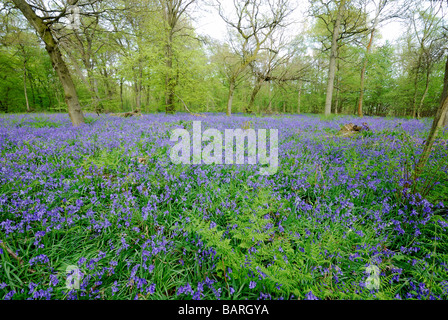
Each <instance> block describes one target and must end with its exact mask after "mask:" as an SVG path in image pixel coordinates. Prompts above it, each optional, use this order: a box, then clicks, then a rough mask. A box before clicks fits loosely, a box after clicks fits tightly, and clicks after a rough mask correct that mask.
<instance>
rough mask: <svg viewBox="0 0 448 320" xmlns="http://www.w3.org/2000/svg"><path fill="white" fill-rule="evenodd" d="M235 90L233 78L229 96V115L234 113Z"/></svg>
mask: <svg viewBox="0 0 448 320" xmlns="http://www.w3.org/2000/svg"><path fill="white" fill-rule="evenodd" d="M234 92H235V81H234V80H233V79H231V80H230V84H229V98H228V99H227V116H229V117H230V116H231V115H232V103H233V94H234Z"/></svg>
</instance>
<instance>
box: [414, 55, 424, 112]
mask: <svg viewBox="0 0 448 320" xmlns="http://www.w3.org/2000/svg"><path fill="white" fill-rule="evenodd" d="M421 60H422V56H421V53H419V57H418V61H417V70H416V71H415V79H414V97H413V98H412V117H413V118H416V117H417V94H418V75H419V73H420V67H421Z"/></svg>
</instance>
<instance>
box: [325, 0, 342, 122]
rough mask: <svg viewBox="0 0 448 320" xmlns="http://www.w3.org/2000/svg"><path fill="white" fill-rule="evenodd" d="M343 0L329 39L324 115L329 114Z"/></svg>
mask: <svg viewBox="0 0 448 320" xmlns="http://www.w3.org/2000/svg"><path fill="white" fill-rule="evenodd" d="M344 5H345V0H341V2H340V4H339V8H338V13H337V15H336V21H335V25H334V29H333V37H332V40H331V52H330V65H329V67H328V84H327V95H326V100H325V115H326V116H328V115H330V114H331V101H332V99H333V89H334V77H335V74H336V58H337V50H338V37H339V29H340V26H341V20H342V14H343V11H344Z"/></svg>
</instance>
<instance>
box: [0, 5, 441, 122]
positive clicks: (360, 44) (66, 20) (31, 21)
mask: <svg viewBox="0 0 448 320" xmlns="http://www.w3.org/2000/svg"><path fill="white" fill-rule="evenodd" d="M0 8H1V10H0V19H1V23H0V44H1V46H0V78H1V79H0V111H1V112H4V113H15V112H67V107H68V109H69V113H70V108H72V109H73V108H74V109H81V110H82V111H83V112H84V113H85V112H97V113H101V112H126V111H131V110H136V109H139V110H141V111H142V112H167V113H174V112H192V113H195V112H226V113H227V114H228V115H230V114H232V113H238V112H245V113H255V114H262V113H268V114H272V113H274V114H275V113H292V114H298V113H325V114H327V115H328V114H353V115H359V116H362V115H368V116H406V117H415V118H420V117H432V116H434V115H435V113H436V110H437V108H438V107H439V104H440V97H441V94H442V90H443V82H444V81H443V80H444V72H445V67H446V60H447V59H446V32H447V22H448V20H447V18H446V11H447V4H446V3H445V2H442V1H403V0H400V1H398V0H395V1H394V0H338V1H337V0H309V1H305V0H302V1H296V2H295V1H290V0H246V1H237V0H234V1H231V0H228V1H226V0H219V1H218V0H213V1H204V0H138V1H128V0H119V1H97V0H82V1H76V0H71V1H68V2H67V1H34V0H33V1H19V0H14V1H5V0H2V1H0ZM303 8H306V10H301V11H302V12H305V15H304V16H303V15H299V14H298V12H299V11H300V9H303ZM202 11H204V14H205V12H206V11H208V14H210V13H212V14H215V15H216V19H222V20H223V21H225V23H226V25H227V30H228V34H227V39H226V40H225V41H221V40H217V39H213V38H211V37H208V36H204V35H200V34H198V33H197V32H196V30H195V28H194V25H195V24H194V21H193V19H194V15H193V13H195V15H196V16H197V15H201V12H202ZM390 21H402V22H403V26H404V27H403V30H401V36H400V37H399V38H398V39H397V41H395V42H393V43H390V42H388V41H382V40H381V38H382V35H381V32H380V31H381V30H380V28H381V27H382V26H384V25H385V24H387V23H389V22H390ZM291 30H293V31H292V32H291ZM61 79H62V80H61ZM64 79H65V80H64ZM64 81H65V82H64ZM74 89H75V90H74ZM70 90H72V91H70Z"/></svg>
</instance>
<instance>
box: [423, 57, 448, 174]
mask: <svg viewBox="0 0 448 320" xmlns="http://www.w3.org/2000/svg"><path fill="white" fill-rule="evenodd" d="M447 113H448V57H447V59H446V63H445V77H444V80H443V92H442V97H441V99H440V105H439V108H438V109H437V112H436V115H435V116H434V121H433V123H432V127H431V131H430V132H429V135H428V138H427V139H426V143H425V147H424V149H423V153H422V155H421V156H420V159H419V160H418V164H417V166H416V168H415V175H416V176H419V175H420V174H421V173H422V172H423V169H424V167H425V165H426V163H427V162H428V159H429V156H430V154H431V150H432V146H433V144H434V141H435V140H436V138H437V134H438V132H439V129H440V128H442V127H443V126H444V125H447V117H448V115H447Z"/></svg>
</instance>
